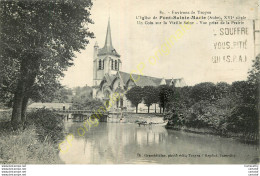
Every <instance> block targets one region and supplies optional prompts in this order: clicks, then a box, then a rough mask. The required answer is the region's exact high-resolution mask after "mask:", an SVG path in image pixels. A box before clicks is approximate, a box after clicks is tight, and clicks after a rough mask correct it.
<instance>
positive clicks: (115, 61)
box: [115, 60, 117, 70]
mask: <svg viewBox="0 0 260 176" xmlns="http://www.w3.org/2000/svg"><path fill="white" fill-rule="evenodd" d="M115 70H117V60H115Z"/></svg>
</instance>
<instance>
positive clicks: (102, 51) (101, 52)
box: [98, 20, 120, 57]
mask: <svg viewBox="0 0 260 176" xmlns="http://www.w3.org/2000/svg"><path fill="white" fill-rule="evenodd" d="M106 54H110V55H114V56H117V57H120V55H119V54H118V53H117V51H116V49H115V48H114V47H113V45H112V37H111V29H110V20H108V25H107V35H106V41H105V45H104V47H103V48H101V49H99V50H98V55H106Z"/></svg>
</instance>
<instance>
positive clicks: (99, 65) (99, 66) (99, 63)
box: [98, 59, 102, 70]
mask: <svg viewBox="0 0 260 176" xmlns="http://www.w3.org/2000/svg"><path fill="white" fill-rule="evenodd" d="M101 68H102V66H101V59H99V62H98V69H99V70H101Z"/></svg>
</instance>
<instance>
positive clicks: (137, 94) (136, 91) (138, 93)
mask: <svg viewBox="0 0 260 176" xmlns="http://www.w3.org/2000/svg"><path fill="white" fill-rule="evenodd" d="M125 96H126V98H127V99H128V100H129V101H130V102H131V103H132V105H134V106H135V107H136V113H137V112H138V104H139V103H141V102H142V100H143V90H142V88H141V87H139V86H135V87H133V88H131V89H130V90H128V91H127V92H126V94H125Z"/></svg>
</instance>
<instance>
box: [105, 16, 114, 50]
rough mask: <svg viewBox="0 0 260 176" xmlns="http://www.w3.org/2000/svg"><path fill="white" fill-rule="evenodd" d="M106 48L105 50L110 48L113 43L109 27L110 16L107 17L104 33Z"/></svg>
mask: <svg viewBox="0 0 260 176" xmlns="http://www.w3.org/2000/svg"><path fill="white" fill-rule="evenodd" d="M104 47H106V48H107V50H109V49H112V48H113V45H112V37H111V29H110V17H109V19H108V24H107V35H106V42H105V46H104Z"/></svg>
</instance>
